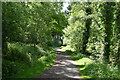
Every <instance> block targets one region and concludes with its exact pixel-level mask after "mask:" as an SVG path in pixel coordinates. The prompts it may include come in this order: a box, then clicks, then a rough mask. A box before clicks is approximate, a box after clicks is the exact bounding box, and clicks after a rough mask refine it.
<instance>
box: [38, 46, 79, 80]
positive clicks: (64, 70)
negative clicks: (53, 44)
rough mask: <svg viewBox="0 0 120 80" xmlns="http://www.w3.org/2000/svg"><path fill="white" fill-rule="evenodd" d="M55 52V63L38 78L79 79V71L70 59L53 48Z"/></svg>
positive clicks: (62, 52)
mask: <svg viewBox="0 0 120 80" xmlns="http://www.w3.org/2000/svg"><path fill="white" fill-rule="evenodd" d="M55 50H56V52H57V59H56V61H55V63H54V64H53V66H52V67H51V68H50V69H48V70H47V71H45V72H44V74H43V75H41V76H39V78H59V79H60V78H61V79H60V80H66V79H67V78H70V79H71V78H72V79H80V73H79V70H78V68H77V66H76V63H75V62H74V61H73V60H72V59H71V57H70V56H69V55H67V54H65V53H64V51H61V50H60V49H59V48H55Z"/></svg>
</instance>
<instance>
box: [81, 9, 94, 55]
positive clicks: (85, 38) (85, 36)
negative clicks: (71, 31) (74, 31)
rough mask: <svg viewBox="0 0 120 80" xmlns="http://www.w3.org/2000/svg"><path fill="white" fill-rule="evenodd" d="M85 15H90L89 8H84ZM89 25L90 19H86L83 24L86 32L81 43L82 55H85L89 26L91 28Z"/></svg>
mask: <svg viewBox="0 0 120 80" xmlns="http://www.w3.org/2000/svg"><path fill="white" fill-rule="evenodd" d="M86 13H87V16H89V15H90V14H92V11H91V8H90V7H87V8H86ZM91 23H92V19H91V18H88V19H87V20H86V22H85V28H86V30H85V31H84V33H83V43H82V53H83V54H85V53H86V47H87V43H88V39H89V36H90V26H91Z"/></svg>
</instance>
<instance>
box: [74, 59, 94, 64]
mask: <svg viewBox="0 0 120 80" xmlns="http://www.w3.org/2000/svg"><path fill="white" fill-rule="evenodd" d="M75 62H77V63H78V65H87V64H91V63H93V62H94V61H93V60H91V59H89V58H82V59H79V60H76V61H75Z"/></svg>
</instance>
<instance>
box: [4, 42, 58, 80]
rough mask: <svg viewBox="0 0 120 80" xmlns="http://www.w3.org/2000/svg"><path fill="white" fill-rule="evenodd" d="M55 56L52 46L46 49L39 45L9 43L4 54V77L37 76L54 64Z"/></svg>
mask: <svg viewBox="0 0 120 80" xmlns="http://www.w3.org/2000/svg"><path fill="white" fill-rule="evenodd" d="M55 56H56V55H55V51H54V50H53V49H52V48H51V49H49V50H46V51H45V50H44V49H43V48H41V47H39V46H38V45H36V46H35V47H34V46H31V45H24V44H20V43H8V51H7V53H6V54H5V55H3V58H4V59H3V68H2V72H3V73H2V77H3V78H4V79H6V78H32V77H36V76H38V75H40V74H42V72H43V71H44V70H45V69H47V68H49V67H50V66H51V65H52V63H53V62H54V60H55ZM43 57H44V58H43Z"/></svg>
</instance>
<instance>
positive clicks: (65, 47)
mask: <svg viewBox="0 0 120 80" xmlns="http://www.w3.org/2000/svg"><path fill="white" fill-rule="evenodd" d="M61 50H62V51H66V50H71V51H75V50H74V49H73V48H71V47H70V46H61Z"/></svg>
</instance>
